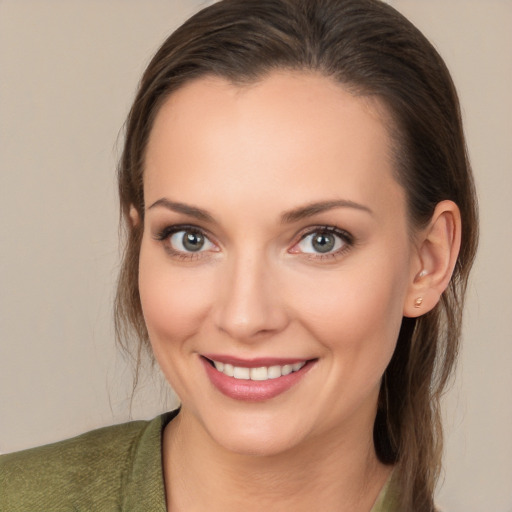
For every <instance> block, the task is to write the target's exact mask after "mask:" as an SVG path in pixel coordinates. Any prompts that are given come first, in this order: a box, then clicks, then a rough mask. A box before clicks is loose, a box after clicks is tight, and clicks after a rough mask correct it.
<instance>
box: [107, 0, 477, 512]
mask: <svg viewBox="0 0 512 512" xmlns="http://www.w3.org/2000/svg"><path fill="white" fill-rule="evenodd" d="M275 70H298V71H308V72H309V71H311V72H315V73H319V74H321V75H323V76H325V77H327V78H330V79H332V80H333V81H335V82H337V83H339V84H341V85H342V86H344V87H345V88H346V89H347V90H348V91H350V92H351V93H353V94H355V95H362V96H368V97H372V98H375V99H377V100H378V101H379V102H380V103H382V104H383V105H384V106H385V108H386V110H387V112H389V114H390V118H391V120H392V122H391V125H392V126H389V127H388V130H389V132H390V137H391V139H392V141H393V146H394V148H393V149H394V154H393V157H394V163H395V170H396V179H397V181H398V182H399V183H400V184H401V185H402V186H403V188H404V190H405V191H406V197H407V209H408V215H409V221H410V226H411V227H412V229H419V228H421V227H423V226H425V225H426V224H427V223H428V222H429V221H430V219H431V217H432V214H433V212H434V209H435V207H436V205H437V204H438V203H439V202H440V201H443V200H445V199H449V200H452V201H454V202H455V203H456V204H457V205H458V207H459V209H460V212H461V219H462V243H461V249H460V253H459V256H458V259H457V262H456V265H455V269H454V273H453V277H452V280H451V282H450V284H449V286H448V288H447V290H446V291H445V292H444V293H443V295H442V297H441V300H440V302H439V303H438V305H437V306H436V307H435V308H434V309H433V310H432V311H430V312H429V313H427V314H425V315H423V316H421V317H419V318H417V319H410V318H403V321H402V326H401V330H400V334H399V337H398V342H397V347H396V350H395V352H394V355H393V357H392V360H391V362H390V364H389V366H388V368H387V369H386V371H385V373H384V376H383V380H382V386H381V392H380V397H379V406H378V411H377V417H376V420H375V425H374V444H375V450H376V453H377V456H378V458H379V459H380V460H381V461H382V462H383V463H386V464H394V465H395V466H396V467H395V472H394V479H395V482H396V486H397V488H398V489H399V491H400V496H399V506H400V510H404V511H410V510H414V511H416V512H423V511H424V512H431V511H433V510H434V505H433V495H434V489H435V484H436V481H437V478H438V476H439V472H440V468H441V455H442V446H443V443H442V441H443V437H442V427H441V413H440V398H441V395H442V393H443V391H444V389H445V387H446V385H447V382H448V381H449V378H450V375H451V373H452V370H453V367H454V363H455V361H456V359H457V353H458V347H459V339H460V331H461V324H462V308H463V302H464V296H465V292H466V286H467V280H468V274H469V270H470V268H471V265H472V263H473V259H474V256H475V252H476V246H477V239H478V227H477V225H478V224H477V203H476V196H475V191H474V184H473V178H472V173H471V168H470V164H469V160H468V157H467V151H466V147H465V140H464V134H463V128H462V121H461V114H460V107H459V101H458V98H457V93H456V90H455V87H454V85H453V82H452V80H451V77H450V74H449V72H448V70H447V68H446V65H445V64H444V62H443V60H442V58H441V57H440V56H439V54H438V53H437V51H436V50H435V49H434V47H433V46H432V45H431V44H430V43H429V42H428V40H427V39H426V38H425V37H424V36H423V35H422V34H421V32H420V31H419V30H418V29H417V28H415V27H414V26H413V25H412V24H411V23H410V22H409V21H408V20H407V19H406V18H404V17H403V16H402V15H401V14H400V13H398V12H397V11H396V10H395V9H393V8H392V7H390V6H389V5H387V4H385V3H383V2H381V1H379V0H222V1H220V2H218V3H215V4H213V5H211V6H209V7H207V8H205V9H203V10H202V11H200V12H199V13H197V14H196V15H195V16H193V17H192V18H190V19H189V20H188V21H187V22H185V23H184V24H183V25H182V26H181V27H180V28H178V29H177V30H176V31H175V32H174V33H173V34H172V35H171V36H170V37H169V38H168V39H167V40H166V41H165V42H164V44H163V45H162V46H161V48H160V49H159V50H158V52H157V53H156V55H155V56H154V57H153V59H152V61H151V62H150V64H149V66H148V68H147V69H146V71H145V73H144V75H143V77H142V80H141V82H140V85H139V89H138V92H137V95H136V98H135V101H134V104H133V106H132V109H131V111H130V113H129V116H128V119H127V123H126V138H125V146H124V151H123V153H122V157H121V160H120V163H119V168H118V181H119V196H120V203H121V217H122V222H123V225H124V227H125V231H126V241H125V248H124V254H123V261H122V267H121V271H120V276H119V281H118V288H117V296H116V303H115V325H116V334H117V338H118V340H119V343H120V344H121V346H122V347H124V348H125V349H126V350H127V351H128V352H131V350H132V349H131V347H132V345H133V344H134V343H135V346H136V347H137V349H136V356H135V361H136V367H137V368H138V367H139V365H140V361H141V357H142V354H143V352H144V350H145V349H148V351H149V352H150V344H149V339H148V333H147V330H146V326H145V323H144V318H143V314H142V309H141V304H140V296H139V288H138V265H139V250H140V242H141V237H142V231H143V224H144V208H145V206H144V189H143V174H144V159H145V151H146V147H147V143H148V138H149V135H150V132H151V128H152V126H153V122H154V119H155V117H156V115H157V113H158V111H159V109H160V107H161V105H162V104H163V102H164V101H165V100H166V99H167V98H168V96H169V95H170V94H172V93H173V92H174V91H176V90H177V89H179V88H180V87H182V86H183V85H184V84H187V83H189V82H191V81H192V80H194V79H197V78H201V77H206V76H218V77H222V78H225V79H227V80H229V81H231V82H232V83H234V84H240V85H242V84H250V83H254V82H255V81H257V80H260V79H263V78H264V77H265V76H267V75H268V74H270V73H271V72H273V71H275ZM132 206H133V207H135V209H136V210H137V212H138V215H139V217H140V222H139V223H138V224H136V225H134V224H133V223H132V222H131V221H130V216H129V210H130V207H132ZM137 377H138V373H137V372H136V380H137ZM135 384H136V381H135Z"/></svg>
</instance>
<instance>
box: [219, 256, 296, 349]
mask: <svg viewBox="0 0 512 512" xmlns="http://www.w3.org/2000/svg"><path fill="white" fill-rule="evenodd" d="M276 271H277V269H275V268H272V265H270V264H269V263H268V262H267V261H266V260H265V258H263V257H255V256H254V255H247V256H245V257H244V256H240V257H238V258H236V259H235V260H234V261H232V262H230V264H227V268H226V272H225V273H223V276H222V284H221V286H220V289H219V294H218V295H217V301H216V306H215V312H214V319H215V323H216V327H217V328H218V329H219V330H221V331H223V332H225V333H227V334H228V335H229V336H230V337H231V338H233V339H236V340H238V341H241V342H244V343H252V342H255V341H258V340H260V339H262V338H266V337H268V336H271V335H275V334H277V333H279V332H281V331H282V330H283V329H285V327H286V325H287V324H288V321H289V320H288V315H287V312H286V308H285V305H284V303H283V300H282V293H281V290H280V289H279V283H280V280H279V279H277V278H276V277H277V276H276Z"/></svg>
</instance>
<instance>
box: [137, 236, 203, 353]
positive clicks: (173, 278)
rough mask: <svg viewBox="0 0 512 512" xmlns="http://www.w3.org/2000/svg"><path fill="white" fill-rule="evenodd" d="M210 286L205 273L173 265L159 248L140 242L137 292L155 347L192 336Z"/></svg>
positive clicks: (201, 313)
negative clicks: (149, 246)
mask: <svg viewBox="0 0 512 512" xmlns="http://www.w3.org/2000/svg"><path fill="white" fill-rule="evenodd" d="M149 243H151V242H149ZM159 253H160V254H159ZM203 274H204V275H203ZM211 289H212V286H211V285H210V283H209V278H208V274H207V273H201V272H200V271H199V272H198V271H197V269H193V270H192V269H187V268H180V267H179V266H173V265H171V264H170V262H169V259H168V258H167V256H166V255H165V253H164V252H163V251H158V250H157V251H155V250H154V249H153V248H148V247H147V246H146V244H144V242H143V245H142V247H141V254H140V263H139V291H140V299H141V304H142V311H143V314H144V320H145V322H146V326H147V329H148V333H149V337H150V340H151V344H152V345H153V347H154V348H155V349H156V345H161V344H163V343H165V342H169V341H170V342H172V341H179V340H182V339H186V338H188V337H190V336H193V335H194V333H195V331H196V330H197V329H198V327H199V326H200V324H201V320H202V318H204V317H205V315H206V314H207V311H208V304H209V303H210V298H209V296H208V294H209V293H210V291H211Z"/></svg>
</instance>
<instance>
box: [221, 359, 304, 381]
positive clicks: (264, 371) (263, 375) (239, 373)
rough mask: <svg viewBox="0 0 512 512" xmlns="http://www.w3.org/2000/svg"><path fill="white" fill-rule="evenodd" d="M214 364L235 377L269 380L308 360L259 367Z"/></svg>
mask: <svg viewBox="0 0 512 512" xmlns="http://www.w3.org/2000/svg"><path fill="white" fill-rule="evenodd" d="M213 364H214V365H215V368H216V369H217V370H218V371H219V372H222V373H223V374H224V375H227V376H228V377H234V378H235V379H242V380H268V379H277V378H278V377H281V376H283V375H288V374H289V373H292V372H296V371H297V370H300V369H301V368H302V367H303V366H304V365H305V364H306V361H302V362H300V363H294V364H285V365H283V366H280V365H276V366H260V367H259V368H247V367H245V366H233V365H232V364H228V363H220V362H219V361H213Z"/></svg>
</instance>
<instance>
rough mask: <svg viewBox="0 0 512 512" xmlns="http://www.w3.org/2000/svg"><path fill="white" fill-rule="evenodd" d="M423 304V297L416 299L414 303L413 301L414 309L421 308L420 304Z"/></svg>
mask: <svg viewBox="0 0 512 512" xmlns="http://www.w3.org/2000/svg"><path fill="white" fill-rule="evenodd" d="M422 303H423V297H418V298H417V299H416V300H415V301H414V307H415V308H419V307H420V306H421V304H422Z"/></svg>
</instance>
